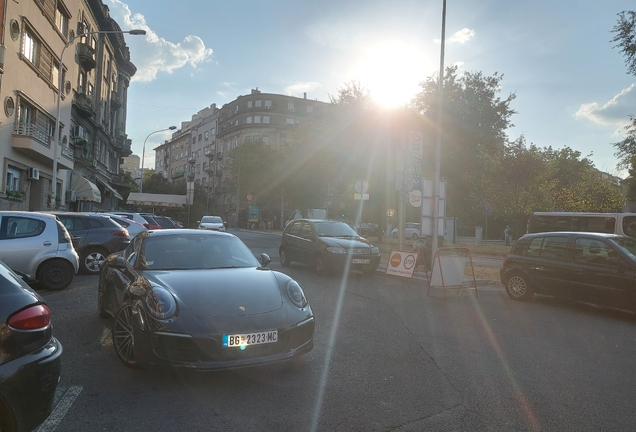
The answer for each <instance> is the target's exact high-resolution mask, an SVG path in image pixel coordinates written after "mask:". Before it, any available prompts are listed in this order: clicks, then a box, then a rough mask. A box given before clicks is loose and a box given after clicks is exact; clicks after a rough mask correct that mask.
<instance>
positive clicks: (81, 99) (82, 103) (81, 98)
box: [73, 93, 95, 118]
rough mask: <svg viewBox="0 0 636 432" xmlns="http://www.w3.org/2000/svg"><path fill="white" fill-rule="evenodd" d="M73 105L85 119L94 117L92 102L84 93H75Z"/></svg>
mask: <svg viewBox="0 0 636 432" xmlns="http://www.w3.org/2000/svg"><path fill="white" fill-rule="evenodd" d="M73 105H75V107H76V108H77V110H78V111H79V113H80V114H81V115H82V116H84V117H86V118H90V117H93V116H94V115H95V110H94V109H93V100H92V99H91V97H90V96H89V95H87V94H86V93H75V97H74V98H73Z"/></svg>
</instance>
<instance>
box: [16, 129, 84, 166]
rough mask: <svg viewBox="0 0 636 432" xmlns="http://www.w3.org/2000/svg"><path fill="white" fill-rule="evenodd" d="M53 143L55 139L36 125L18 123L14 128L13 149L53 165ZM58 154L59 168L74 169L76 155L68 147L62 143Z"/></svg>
mask: <svg viewBox="0 0 636 432" xmlns="http://www.w3.org/2000/svg"><path fill="white" fill-rule="evenodd" d="M52 141H53V137H51V136H50V135H49V134H48V133H47V132H46V131H44V130H43V129H40V128H39V127H37V126H35V125H34V124H31V123H21V122H16V123H15V124H14V126H13V136H12V138H11V147H13V149H14V150H16V151H19V152H21V153H24V154H26V155H28V156H29V157H31V158H33V159H37V160H39V161H41V162H44V163H46V164H52V163H53V146H52V144H53V142H52ZM58 152H59V155H58V159H57V165H58V168H59V169H73V161H74V157H73V156H74V155H73V153H72V151H71V149H70V148H69V147H68V145H64V144H61V143H60V145H59V146H58ZM60 156H61V157H60Z"/></svg>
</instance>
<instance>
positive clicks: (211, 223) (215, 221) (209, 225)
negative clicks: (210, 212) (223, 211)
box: [198, 216, 225, 231]
mask: <svg viewBox="0 0 636 432" xmlns="http://www.w3.org/2000/svg"><path fill="white" fill-rule="evenodd" d="M198 223H199V228H200V229H208V230H216V231H225V224H224V223H223V219H221V216H203V217H202V218H201V220H200V221H199V222H198Z"/></svg>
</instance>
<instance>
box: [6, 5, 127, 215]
mask: <svg viewBox="0 0 636 432" xmlns="http://www.w3.org/2000/svg"><path fill="white" fill-rule="evenodd" d="M0 3H2V10H3V11H4V12H5V13H4V15H3V16H2V24H3V31H2V36H1V38H2V40H1V41H0V42H1V43H2V48H0V51H1V53H2V56H0V59H1V60H2V76H1V77H0V79H1V81H0V98H1V100H2V101H3V105H4V115H5V118H4V120H3V121H0V124H1V125H2V126H1V127H0V142H1V143H3V145H1V146H0V161H1V163H0V174H1V177H0V178H1V181H2V185H1V187H2V189H1V190H0V209H9V208H12V209H14V210H47V209H52V208H62V209H68V210H76V211H89V210H95V209H111V208H116V207H117V206H118V203H119V202H120V201H121V200H123V198H122V196H121V192H123V191H125V190H126V189H125V188H126V187H125V186H124V185H123V183H122V179H121V178H120V176H119V159H120V158H121V157H123V156H128V155H130V154H131V150H130V147H131V142H130V140H128V138H127V136H126V132H125V130H126V101H127V90H128V86H129V84H130V79H131V77H132V76H133V75H134V74H135V72H136V68H135V66H134V64H133V63H132V62H131V61H130V52H129V50H128V47H127V46H126V42H125V40H124V35H123V34H122V33H121V29H120V27H119V25H118V24H117V23H116V22H115V21H114V20H113V19H112V18H111V17H110V16H109V10H108V7H107V6H105V5H104V4H103V3H102V2H101V0H34V1H27V2H16V1H6V0H5V1H0ZM98 32H115V33H109V34H106V33H98ZM81 35H86V36H81ZM5 63H6V64H5ZM59 74H62V77H61V82H62V86H61V88H60V89H58V86H59V78H60V75H59ZM58 91H59V92H60V93H59V95H58ZM58 96H59V110H58ZM58 118H59V129H58V130H57V131H56V130H55V129H56V119H58ZM56 133H57V134H58V137H59V144H56V142H55V136H56ZM54 152H56V153H57V154H55V155H54ZM54 157H56V158H57V170H56V172H55V173H54V172H53V169H54V168H53V167H54ZM54 179H55V180H54ZM53 182H55V185H54V184H53Z"/></svg>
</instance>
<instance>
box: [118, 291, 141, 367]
mask: <svg viewBox="0 0 636 432" xmlns="http://www.w3.org/2000/svg"><path fill="white" fill-rule="evenodd" d="M113 346H114V347H115V352H116V353H117V357H119V360H121V362H122V363H123V364H125V365H126V366H128V367H129V368H133V369H137V368H139V363H137V357H136V356H135V335H134V332H133V315H132V306H131V305H130V302H126V303H124V304H123V305H122V307H121V308H119V310H118V311H117V314H116V315H115V322H114V323H113Z"/></svg>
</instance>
